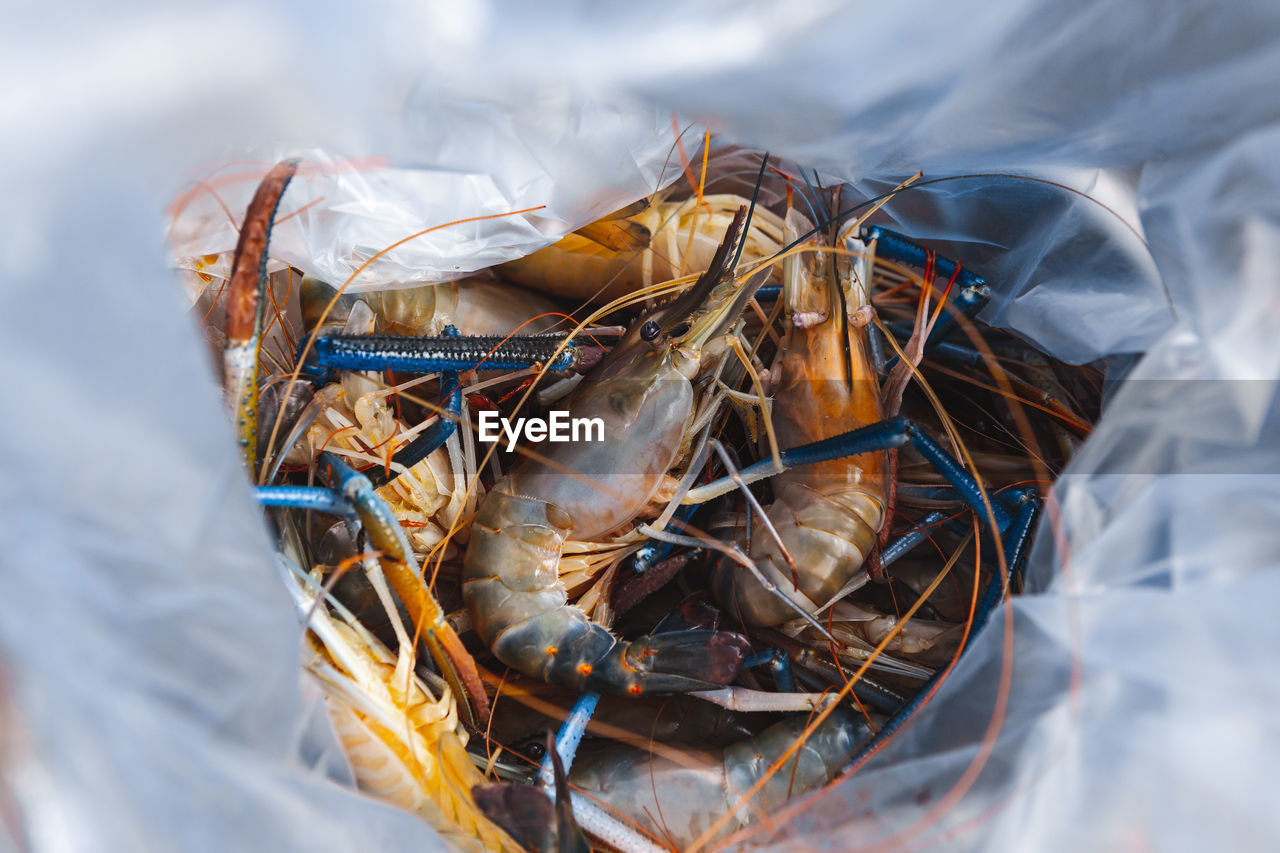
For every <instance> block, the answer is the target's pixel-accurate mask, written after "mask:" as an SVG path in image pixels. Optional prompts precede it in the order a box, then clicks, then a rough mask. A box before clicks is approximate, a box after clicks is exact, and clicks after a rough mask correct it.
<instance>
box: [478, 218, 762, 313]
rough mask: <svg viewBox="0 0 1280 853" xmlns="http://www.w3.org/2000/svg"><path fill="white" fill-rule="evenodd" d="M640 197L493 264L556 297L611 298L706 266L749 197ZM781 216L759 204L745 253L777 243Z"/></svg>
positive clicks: (757, 254)
mask: <svg viewBox="0 0 1280 853" xmlns="http://www.w3.org/2000/svg"><path fill="white" fill-rule="evenodd" d="M702 202H703V203H702V204H699V203H698V199H697V198H688V199H685V200H684V201H672V202H652V203H643V202H642V203H641V204H643V207H641V209H639V210H634V208H635V207H636V205H633V206H632V207H631V208H626V209H624V210H621V211H618V212H617V213H615V214H612V215H611V216H609V217H606V218H605V219H602V220H600V221H598V222H593V223H592V224H591V225H588V226H586V227H584V228H581V229H579V230H578V231H575V232H573V233H572V234H567V235H565V237H563V238H562V239H561V240H560V241H559V242H556V243H553V244H552V245H550V246H548V247H546V248H545V249H541V250H539V251H537V252H534V253H533V254H531V255H526V256H525V257H523V258H519V259H517V260H514V261H508V262H507V263H505V264H502V265H500V266H499V267H497V270H498V272H499V273H501V274H502V275H503V276H504V277H505V278H508V279H510V280H511V281H514V282H516V283H517V284H521V285H523V286H525V287H531V288H533V289H535V290H538V291H540V292H542V293H547V294H550V295H553V296H555V297H557V298H561V299H577V300H580V301H589V302H599V303H604V302H609V301H610V300H613V299H617V298H619V297H622V296H627V295H629V294H631V293H634V292H635V291H637V290H639V289H640V288H642V287H650V286H652V285H653V284H655V283H658V282H663V281H670V280H672V279H676V278H680V277H682V276H685V275H689V274H691V273H693V272H695V271H698V270H703V269H706V268H707V267H708V265H709V264H710V262H711V258H712V256H713V255H714V254H715V251H716V247H717V245H718V244H719V242H720V235H722V234H723V233H724V232H725V229H726V228H727V227H728V225H729V223H730V221H731V220H732V219H733V216H734V211H736V210H738V209H739V208H740V207H741V206H742V205H744V204H747V203H748V202H747V200H746V199H744V198H742V197H741V196H737V195H731V194H722V195H709V196H704V197H703V199H702ZM781 241H782V220H781V219H780V218H779V217H778V216H777V215H776V214H774V213H771V212H770V211H768V210H766V209H764V208H763V207H757V208H756V210H755V212H754V214H753V215H752V218H751V222H750V223H749V225H748V228H747V231H746V234H745V235H744V237H743V244H742V246H743V248H742V260H744V261H752V260H756V259H759V258H764V257H767V256H769V255H772V254H774V253H775V252H777V251H778V249H779V248H781V246H782V242H781Z"/></svg>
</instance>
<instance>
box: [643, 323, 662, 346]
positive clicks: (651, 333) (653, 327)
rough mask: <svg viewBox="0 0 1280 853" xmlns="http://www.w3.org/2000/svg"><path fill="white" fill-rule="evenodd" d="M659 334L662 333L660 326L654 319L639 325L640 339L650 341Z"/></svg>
mask: <svg viewBox="0 0 1280 853" xmlns="http://www.w3.org/2000/svg"><path fill="white" fill-rule="evenodd" d="M660 334H662V327H661V326H659V325H658V324H657V322H656V321H654V320H649V321H648V322H646V323H645V324H644V325H643V326H641V327H640V339H641V340H645V341H651V340H653V339H654V338H656V337H658V335H660Z"/></svg>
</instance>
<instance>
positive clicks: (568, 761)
mask: <svg viewBox="0 0 1280 853" xmlns="http://www.w3.org/2000/svg"><path fill="white" fill-rule="evenodd" d="M598 704H600V694H599V693H583V694H582V695H581V696H579V697H578V701H576V702H574V703H573V710H571V711H570V712H569V716H567V717H565V719H564V723H563V724H562V725H561V726H560V731H558V732H556V739H555V750H554V752H555V753H556V755H558V756H559V757H560V760H561V761H562V762H563V763H564V767H565V772H566V773H567V772H568V771H569V770H571V769H573V759H574V757H575V756H577V754H578V746H579V744H581V743H582V738H583V736H584V735H585V734H586V733H587V724H588V723H590V722H591V717H592V716H594V715H595V712H596V705H598ZM551 753H552V750H550V749H549V750H547V754H546V755H545V756H544V757H543V759H542V767H541V768H540V769H539V770H538V784H539V785H541V786H542V787H543V789H544V790H549V789H550V788H551V785H552V783H553V782H554V780H555V764H554V762H553V761H552V757H551Z"/></svg>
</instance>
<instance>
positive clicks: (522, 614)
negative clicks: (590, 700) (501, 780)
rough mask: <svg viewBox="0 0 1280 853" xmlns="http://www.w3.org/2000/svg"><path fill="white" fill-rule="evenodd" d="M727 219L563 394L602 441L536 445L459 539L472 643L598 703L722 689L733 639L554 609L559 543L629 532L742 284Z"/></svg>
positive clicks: (738, 651) (743, 291)
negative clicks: (685, 278)
mask: <svg viewBox="0 0 1280 853" xmlns="http://www.w3.org/2000/svg"><path fill="white" fill-rule="evenodd" d="M742 218H743V215H742V214H741V213H740V214H739V216H738V218H736V219H735V225H736V227H734V228H731V229H730V232H729V235H728V236H727V237H726V240H725V243H724V244H722V245H721V248H720V251H719V252H718V253H717V256H716V259H715V261H714V263H713V265H712V267H711V268H709V269H708V271H707V273H706V274H705V275H704V276H703V277H702V278H701V279H700V280H699V281H698V283H697V284H695V285H694V287H693V288H691V289H690V291H688V292H687V293H686V294H685V295H684V296H682V297H680V298H679V299H677V300H676V301H675V302H673V303H672V304H671V305H670V306H667V307H665V308H661V309H658V310H656V311H653V312H650V313H649V314H647V315H646V316H643V317H641V318H640V319H639V320H638V321H637V322H636V323H635V324H634V325H633V327H632V328H631V330H630V331H629V332H628V334H627V336H626V337H625V338H624V339H623V340H622V342H621V343H620V344H619V345H618V346H616V347H615V348H614V349H613V351H612V352H610V354H609V355H608V356H607V357H606V358H605V359H604V361H602V362H601V363H600V365H598V366H597V368H596V369H595V370H594V371H592V372H591V373H590V374H588V376H587V379H586V380H585V381H584V382H583V384H582V386H581V387H580V388H579V389H578V391H577V392H575V394H574V396H573V397H571V398H570V400H569V405H568V408H569V410H570V412H571V414H572V415H573V416H574V417H588V418H592V417H599V418H601V419H602V420H603V421H604V424H605V428H604V438H603V441H593V442H573V443H564V444H548V445H541V446H540V449H541V448H544V447H545V448H549V449H547V450H545V451H543V453H545V456H544V457H543V458H542V459H539V460H533V459H530V460H525V461H524V462H523V463H521V464H520V465H519V466H517V467H516V469H515V470H514V471H512V473H511V474H510V475H509V476H507V477H506V478H505V479H504V480H502V481H500V482H499V483H497V484H496V485H495V486H494V488H493V490H492V491H490V492H489V493H488V495H486V496H485V498H484V500H483V502H482V503H481V505H480V509H479V512H478V514H477V516H476V519H475V522H474V524H473V526H472V531H471V542H470V544H469V546H468V549H467V554H466V560H465V564H464V571H463V587H462V589H463V596H464V598H465V600H466V602H467V606H468V608H469V609H470V611H471V615H472V619H473V622H474V624H475V628H476V631H477V633H478V634H479V635H480V637H481V639H482V640H483V641H484V642H485V644H486V645H488V646H489V648H490V649H491V650H492V651H493V653H494V655H496V656H497V658H498V659H499V660H500V661H502V662H503V663H505V664H507V665H508V666H511V667H514V668H515V669H517V670H519V671H521V672H523V673H525V674H526V675H530V676H533V677H535V678H539V679H542V680H545V681H549V682H551V683H554V684H560V685H563V686H567V687H573V688H576V689H578V690H591V691H594V692H598V693H614V694H618V693H621V694H630V695H639V694H642V693H666V692H685V691H689V690H697V689H703V688H705V687H707V686H708V685H711V684H723V683H727V682H728V681H729V680H730V679H731V678H732V677H733V676H734V675H735V674H736V673H737V670H738V667H739V666H740V665H741V662H742V659H743V657H744V656H745V655H746V653H747V649H748V646H747V642H746V640H745V638H743V637H741V636H739V635H737V634H729V633H718V632H712V631H681V632H674V633H670V634H663V635H659V636H654V637H644V638H641V639H639V640H635V641H632V642H626V641H623V640H620V639H618V638H617V637H615V636H614V635H613V634H611V633H610V632H609V631H608V630H606V629H605V628H604V627H602V626H600V625H598V624H595V623H593V622H591V621H590V620H589V619H588V618H587V616H586V615H585V614H584V613H583V612H582V611H581V610H579V609H578V608H576V607H573V606H571V605H569V604H568V602H567V598H568V597H567V593H566V590H565V587H564V585H563V583H562V582H561V580H560V577H559V562H560V555H561V552H562V549H563V548H564V545H565V543H566V541H567V540H569V539H570V537H572V538H573V539H574V540H599V539H601V538H602V537H605V536H606V535H608V534H611V533H613V532H615V531H618V530H620V529H622V528H624V527H625V526H626V525H628V524H630V523H631V522H632V521H633V520H634V519H635V517H636V516H637V515H638V514H639V513H640V511H641V510H642V509H643V508H644V507H645V506H646V505H647V504H648V503H649V501H650V499H651V498H652V497H653V496H654V495H655V494H656V493H657V491H658V489H659V487H660V485H661V484H662V481H663V477H664V476H665V475H666V474H667V472H668V471H669V470H670V469H671V467H672V466H673V465H674V464H675V462H676V460H677V456H678V454H679V452H680V449H681V447H682V445H683V444H684V443H685V434H686V432H687V431H688V429H689V424H690V422H691V420H692V418H693V413H694V402H695V400H694V391H693V386H692V384H691V382H690V380H691V378H693V377H694V376H695V375H697V373H698V371H699V368H700V365H701V359H702V354H703V350H704V347H705V346H706V345H707V344H708V343H710V342H711V341H713V340H717V339H719V337H720V336H721V335H722V334H723V331H724V329H725V328H726V327H727V326H728V324H729V323H730V322H732V321H733V320H734V319H735V318H736V316H737V313H738V312H739V311H740V310H741V307H742V305H743V304H744V303H745V301H746V300H745V296H746V295H747V294H748V293H749V291H750V288H749V287H748V288H743V287H739V286H737V285H736V284H735V283H734V281H733V277H732V275H731V274H728V273H727V272H726V270H727V259H728V255H729V253H730V251H731V250H732V248H733V246H734V245H735V244H736V241H737V238H738V234H739V233H740V229H741V224H742Z"/></svg>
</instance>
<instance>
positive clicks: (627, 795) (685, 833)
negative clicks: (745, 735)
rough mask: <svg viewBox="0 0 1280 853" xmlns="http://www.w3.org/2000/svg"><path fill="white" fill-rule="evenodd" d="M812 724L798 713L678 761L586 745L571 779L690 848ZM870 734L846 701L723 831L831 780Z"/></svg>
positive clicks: (687, 753) (652, 829)
mask: <svg viewBox="0 0 1280 853" xmlns="http://www.w3.org/2000/svg"><path fill="white" fill-rule="evenodd" d="M807 723H808V719H807V717H805V716H804V715H796V716H794V717H791V718H789V719H786V720H783V721H782V722H780V723H776V724H774V725H773V726H771V727H769V728H767V729H765V730H764V731H763V732H761V733H760V734H758V735H756V736H755V737H753V738H749V739H747V740H743V741H740V742H738V743H735V744H733V745H732V746H729V747H726V748H725V749H723V750H705V751H699V750H686V751H685V753H684V755H683V756H682V760H681V761H679V762H677V761H675V760H673V759H671V758H667V757H664V756H661V755H656V754H651V753H650V752H648V751H646V750H641V749H634V748H631V747H619V746H616V745H610V746H608V747H604V748H603V749H600V750H594V751H593V750H592V749H590V748H587V747H584V748H583V750H582V751H581V752H580V753H579V756H578V761H577V763H576V764H575V766H574V769H573V771H572V772H571V773H570V774H569V781H570V782H571V783H572V784H573V785H574V786H575V788H576V789H578V790H580V791H582V792H583V793H584V794H586V795H588V796H589V797H591V798H592V799H593V800H598V801H600V802H602V803H603V804H604V805H606V806H608V807H610V808H612V809H616V810H617V811H618V812H620V813H622V814H623V815H625V816H626V817H627V818H628V819H630V820H633V821H635V822H636V824H637V825H639V826H640V827H641V828H642V829H644V830H647V831H648V832H651V833H653V834H654V835H655V836H657V837H659V838H664V839H666V840H667V841H668V842H670V843H672V844H674V845H675V847H676V848H677V849H684V848H686V847H688V846H689V845H690V844H692V843H693V841H694V840H695V839H697V838H699V837H700V836H701V835H702V833H703V832H705V831H706V830H707V829H708V828H710V827H711V826H712V825H713V824H714V823H715V822H716V821H717V820H719V819H720V818H721V817H722V816H723V815H724V814H725V813H726V812H729V811H731V810H733V809H735V808H737V807H738V804H739V803H741V802H742V801H743V800H744V797H745V795H746V793H747V792H748V791H749V790H750V789H751V787H752V785H754V784H755V783H756V781H757V780H759V779H760V777H761V776H763V775H764V773H765V771H766V770H767V769H768V768H769V767H770V766H771V765H772V764H773V763H774V762H775V761H776V760H777V759H778V758H780V757H781V756H782V755H783V753H784V752H785V751H786V750H787V749H788V748H790V747H791V745H792V744H794V743H795V742H796V739H797V738H798V737H799V736H800V735H801V734H802V733H803V732H804V729H805V726H806V725H807ZM870 735H871V729H870V727H869V726H867V724H866V723H865V722H863V721H861V720H860V719H858V718H857V717H855V715H854V714H853V713H852V712H851V711H849V710H848V709H846V708H843V707H841V708H836V709H835V710H834V711H832V712H831V714H830V715H829V716H828V717H827V719H826V720H824V721H823V722H822V724H821V725H820V726H819V727H818V728H817V730H816V731H815V732H814V733H813V734H812V735H811V736H810V737H809V738H808V740H806V741H805V742H804V744H802V745H801V746H800V748H799V749H797V750H796V754H795V755H794V756H793V757H792V758H791V759H790V760H788V761H787V763H786V764H784V765H783V766H782V769H781V770H779V771H778V772H777V773H775V774H773V776H772V777H770V779H769V781H768V782H766V783H765V785H764V787H763V788H762V789H761V791H760V793H759V794H757V795H756V796H755V797H753V798H752V799H751V800H750V801H749V803H748V805H745V806H742V807H741V808H738V811H737V812H736V813H735V814H734V818H733V820H731V821H730V822H729V823H728V824H727V825H726V826H725V827H724V829H723V830H722V831H721V833H720V836H724V835H728V834H729V833H731V832H733V831H735V830H737V829H740V828H742V827H744V826H746V825H747V824H749V823H751V822H752V821H753V819H754V818H755V816H756V815H757V814H761V813H763V814H768V813H769V812H771V811H774V810H776V809H777V808H778V807H779V806H781V805H783V804H784V803H786V802H787V800H789V799H791V798H792V797H798V796H800V795H802V794H805V793H808V792H809V791H812V790H815V789H817V788H819V787H821V786H822V785H825V784H826V783H827V782H829V781H831V779H832V778H834V777H835V775H836V774H837V773H839V772H840V771H842V770H843V769H844V768H845V767H846V766H847V765H848V763H849V760H850V759H851V758H852V757H853V755H854V752H855V750H856V749H857V748H858V745H859V744H860V743H861V742H862V741H864V740H865V739H866V738H868V737H870Z"/></svg>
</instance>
